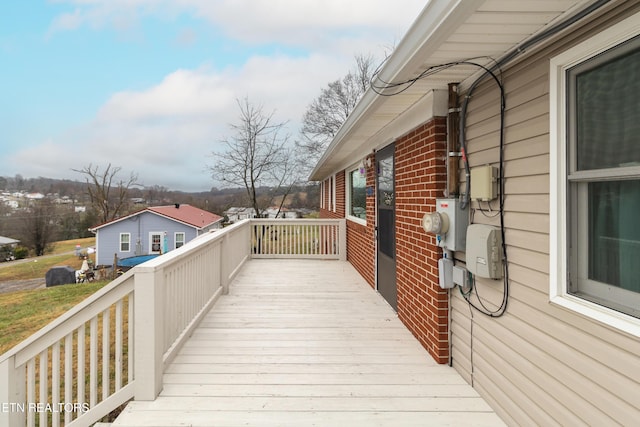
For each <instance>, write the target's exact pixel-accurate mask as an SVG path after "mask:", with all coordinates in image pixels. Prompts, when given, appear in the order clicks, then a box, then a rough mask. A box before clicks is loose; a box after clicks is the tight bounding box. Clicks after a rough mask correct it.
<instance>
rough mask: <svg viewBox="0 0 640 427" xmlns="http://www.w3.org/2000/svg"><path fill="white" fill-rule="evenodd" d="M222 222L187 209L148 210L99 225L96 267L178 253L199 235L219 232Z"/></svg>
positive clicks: (195, 209)
mask: <svg viewBox="0 0 640 427" xmlns="http://www.w3.org/2000/svg"><path fill="white" fill-rule="evenodd" d="M222 220H223V218H222V217H221V216H219V215H216V214H214V213H211V212H208V211H205V210H202V209H198V208H196V207H194V206H190V205H181V204H177V203H176V204H175V205H169V206H155V207H148V208H145V209H143V210H140V211H138V212H134V213H132V214H130V215H127V216H124V217H122V218H118V219H115V220H113V221H110V222H107V223H105V224H101V225H98V226H96V227H94V228H92V229H90V230H91V232H93V233H95V234H96V264H97V265H112V264H113V258H114V255H117V256H118V258H119V259H121V258H128V257H132V256H136V255H152V254H161V253H165V252H167V251H170V250H173V249H177V248H179V247H180V246H182V245H184V244H185V243H187V242H189V241H190V240H192V239H194V238H195V237H197V236H198V235H200V234H202V233H206V232H208V231H210V230H216V229H220V228H222Z"/></svg>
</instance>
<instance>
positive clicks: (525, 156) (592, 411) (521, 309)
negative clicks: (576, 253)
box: [451, 2, 640, 426]
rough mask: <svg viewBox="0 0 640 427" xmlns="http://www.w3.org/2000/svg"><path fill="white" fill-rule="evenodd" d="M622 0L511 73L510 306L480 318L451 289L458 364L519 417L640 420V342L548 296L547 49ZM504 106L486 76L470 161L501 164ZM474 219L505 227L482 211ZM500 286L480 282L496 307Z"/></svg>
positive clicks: (497, 404)
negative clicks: (494, 315) (501, 111)
mask: <svg viewBox="0 0 640 427" xmlns="http://www.w3.org/2000/svg"><path fill="white" fill-rule="evenodd" d="M615 6H616V8H617V9H616V8H614V9H612V10H609V11H608V12H607V14H604V15H603V14H602V13H601V14H600V15H601V16H599V17H598V18H597V19H596V20H595V21H594V22H591V23H585V24H582V25H579V26H578V27H579V28H577V29H574V30H572V31H571V32H568V33H567V34H566V35H565V36H566V37H565V38H564V39H562V40H563V41H562V42H559V41H555V42H554V43H553V44H550V45H549V46H547V47H544V48H542V49H538V51H537V52H535V54H534V55H532V56H529V57H526V58H524V59H521V60H519V62H518V63H517V64H515V65H513V66H512V67H511V68H510V69H507V70H505V71H504V75H503V77H504V83H505V89H506V106H507V111H506V116H505V123H506V129H505V135H506V148H505V160H506V161H505V176H506V182H505V187H506V191H505V193H506V197H505V211H506V213H505V223H506V242H507V246H508V257H509V268H510V271H509V273H510V279H511V281H510V283H511V289H510V298H509V305H508V309H507V314H506V315H505V316H502V317H501V318H497V319H493V318H489V317H487V316H484V315H482V314H480V313H478V312H476V311H474V312H473V315H471V312H470V310H469V307H468V305H467V303H466V302H465V301H464V300H463V299H462V297H461V296H460V294H459V292H458V291H457V290H456V291H454V292H452V293H451V334H452V339H451V343H452V361H453V366H454V367H455V368H456V369H457V370H458V371H459V372H460V374H461V375H462V376H463V377H464V378H467V379H469V380H470V381H472V383H473V385H474V387H475V388H476V389H477V390H478V391H479V392H480V393H481V394H482V395H483V397H484V398H485V399H487V401H488V402H489V403H490V404H491V405H493V407H494V408H495V409H496V411H497V412H498V413H499V414H500V415H501V416H502V417H503V418H504V420H505V421H506V422H507V423H509V424H511V425H545V426H549V425H581V424H585V425H586V424H589V425H611V424H612V423H614V422H617V423H620V424H623V425H635V424H637V422H638V420H639V419H640V369H638V367H640V340H639V339H638V338H637V337H633V336H630V335H627V334H625V333H623V332H620V331H618V330H615V329H613V328H611V327H609V326H606V325H603V324H601V323H598V322H596V321H594V320H592V319H589V318H586V317H583V316H581V315H578V314H576V313H574V312H572V311H569V310H566V309H563V308H560V307H557V306H554V305H551V304H550V303H549V271H548V270H549V76H548V73H549V58H550V57H552V56H553V55H555V54H557V53H559V52H562V51H564V50H565V49H567V48H568V47H570V46H572V45H573V44H575V43H577V42H579V41H582V40H583V39H584V38H586V37H588V36H589V35H591V34H593V33H594V32H595V31H596V29H597V28H601V27H604V26H608V25H610V24H611V23H614V22H617V21H619V20H621V19H623V18H625V17H627V16H629V15H630V14H631V13H632V10H633V9H635V10H637V9H638V8H639V3H638V2H627V3H623V2H616V3H615ZM624 9H629V10H626V11H625V10H624ZM498 106H499V93H498V90H497V88H496V86H495V83H494V82H492V81H486V82H485V83H483V84H482V86H481V87H480V88H478V90H477V91H476V92H475V93H474V96H473V99H472V101H471V102H470V104H469V114H468V122H467V125H468V128H467V129H468V130H467V141H468V146H467V154H468V159H469V162H470V165H471V166H472V167H474V166H479V165H484V164H492V165H495V166H497V165H498V160H499V151H498V143H499V109H498ZM463 178H464V177H463V176H462V179H463ZM472 207H474V208H477V207H478V204H477V202H474V203H473V204H472ZM482 207H483V209H486V208H487V204H486V203H483V204H482ZM492 207H493V208H494V210H495V209H497V207H498V201H497V200H496V201H494V202H492ZM473 218H474V222H479V223H487V224H492V225H496V226H497V225H499V219H498V218H492V219H489V218H487V217H485V216H483V215H482V213H480V212H475V214H474V217H473ZM456 255H457V256H458V257H459V258H460V261H463V260H464V256H463V255H464V254H456ZM502 289H503V285H502V281H501V280H496V281H492V280H486V279H478V292H479V294H480V296H481V297H482V298H483V301H485V302H487V301H488V302H489V306H491V307H497V306H498V305H499V304H500V302H501V300H502ZM471 331H473V333H471ZM472 361H473V363H472ZM527 414H528V415H527Z"/></svg>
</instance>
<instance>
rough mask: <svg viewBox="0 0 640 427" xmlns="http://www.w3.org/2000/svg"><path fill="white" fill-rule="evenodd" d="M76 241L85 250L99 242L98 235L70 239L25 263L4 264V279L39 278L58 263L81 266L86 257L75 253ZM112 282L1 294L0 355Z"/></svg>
mask: <svg viewBox="0 0 640 427" xmlns="http://www.w3.org/2000/svg"><path fill="white" fill-rule="evenodd" d="M76 244H80V245H81V246H82V248H83V249H86V248H87V247H88V246H93V245H94V244H95V238H88V239H77V240H67V241H63V242H57V243H56V244H55V245H54V250H53V254H51V255H49V256H45V257H38V258H32V259H29V260H27V261H25V262H15V263H11V264H4V265H1V268H0V281H9V280H23V279H38V278H42V279H43V280H44V276H45V274H46V272H47V271H48V270H49V269H50V268H51V267H54V266H59V265H62V266H64V265H68V266H71V267H73V268H74V269H79V268H80V266H81V265H82V260H80V259H78V257H76V256H75V255H73V254H69V252H73V251H74V250H75V246H76ZM107 283H108V281H103V282H94V283H80V284H71V285H63V286H54V287H51V288H45V289H35V290H30V291H18V292H9V293H2V294H0V354H2V353H4V352H6V351H7V350H9V349H10V348H11V347H13V346H15V345H16V344H18V343H20V342H21V341H23V340H24V339H25V338H27V337H29V336H30V335H31V334H33V333H35V332H36V331H38V330H39V329H41V328H42V327H44V326H46V325H47V324H48V323H50V322H51V321H52V320H54V319H56V318H57V317H59V316H60V315H62V314H63V313H64V312H66V311H67V310H69V309H70V308H71V307H73V306H74V305H76V304H78V303H79V302H80V301H82V300H84V299H85V298H86V297H88V296H89V295H91V294H93V293H94V292H96V291H97V290H98V289H100V288H101V287H103V286H104V285H106V284H107Z"/></svg>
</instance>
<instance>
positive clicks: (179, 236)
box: [174, 232, 185, 249]
mask: <svg viewBox="0 0 640 427" xmlns="http://www.w3.org/2000/svg"><path fill="white" fill-rule="evenodd" d="M184 240H185V235H184V233H183V232H180V233H176V234H175V238H174V241H175V248H176V249H178V248H179V247H180V246H184Z"/></svg>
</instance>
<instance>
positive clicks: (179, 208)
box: [146, 204, 222, 228]
mask: <svg viewBox="0 0 640 427" xmlns="http://www.w3.org/2000/svg"><path fill="white" fill-rule="evenodd" d="M146 210H148V211H151V212H155V213H157V214H160V215H164V216H166V217H169V218H171V219H175V220H177V221H181V222H184V223H186V224H189V225H193V226H194V227H197V228H204V227H206V226H208V225H210V224H213V223H214V222H217V221H220V220H221V219H222V217H221V216H220V215H216V214H214V213H211V212H208V211H205V210H203V209H199V208H196V207H195V206H191V205H181V204H175V205H169V206H151V207H148V208H147V209H146Z"/></svg>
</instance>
